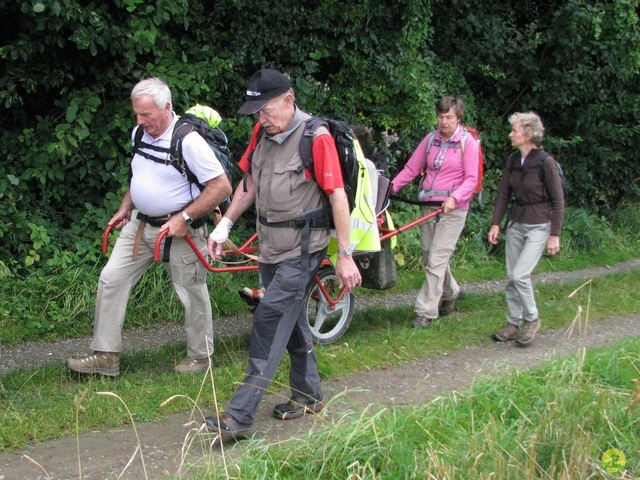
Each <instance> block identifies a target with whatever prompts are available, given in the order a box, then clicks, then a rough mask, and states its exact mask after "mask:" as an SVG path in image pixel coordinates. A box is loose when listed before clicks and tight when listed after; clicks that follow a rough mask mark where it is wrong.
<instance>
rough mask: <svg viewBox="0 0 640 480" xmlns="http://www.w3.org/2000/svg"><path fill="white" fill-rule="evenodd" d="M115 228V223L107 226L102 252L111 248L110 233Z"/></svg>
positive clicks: (103, 237) (103, 236) (103, 235)
mask: <svg viewBox="0 0 640 480" xmlns="http://www.w3.org/2000/svg"><path fill="white" fill-rule="evenodd" d="M111 230H113V225H107V228H105V229H104V233H103V234H102V253H107V251H108V250H109V234H110V233H111Z"/></svg>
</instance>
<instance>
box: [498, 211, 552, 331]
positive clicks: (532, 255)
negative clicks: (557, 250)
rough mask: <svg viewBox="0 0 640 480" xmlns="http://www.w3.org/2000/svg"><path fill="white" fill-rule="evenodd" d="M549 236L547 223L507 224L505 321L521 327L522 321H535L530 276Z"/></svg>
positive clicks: (548, 224) (534, 303) (535, 309)
mask: <svg viewBox="0 0 640 480" xmlns="http://www.w3.org/2000/svg"><path fill="white" fill-rule="evenodd" d="M550 233H551V223H543V224H540V225H526V224H523V223H511V224H509V228H507V243H506V262H507V286H506V288H505V295H506V297H507V308H508V310H509V315H508V317H507V321H508V322H509V323H511V324H513V325H517V326H520V325H522V322H523V320H524V321H527V322H532V321H534V320H537V319H538V307H537V306H536V299H535V296H534V293H533V285H532V283H531V273H532V272H533V269H534V268H536V265H537V264H538V261H539V260H540V257H541V256H542V253H543V252H544V248H545V246H546V245H547V241H548V240H549V234H550Z"/></svg>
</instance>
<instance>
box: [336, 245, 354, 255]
mask: <svg viewBox="0 0 640 480" xmlns="http://www.w3.org/2000/svg"><path fill="white" fill-rule="evenodd" d="M352 253H353V247H349V248H339V249H338V255H344V256H346V257H350V256H351V254H352Z"/></svg>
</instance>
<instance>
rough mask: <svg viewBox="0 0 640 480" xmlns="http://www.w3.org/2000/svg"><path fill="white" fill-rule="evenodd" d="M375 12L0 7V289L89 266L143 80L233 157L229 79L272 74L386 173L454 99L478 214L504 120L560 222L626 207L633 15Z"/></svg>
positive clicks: (426, 5) (408, 5)
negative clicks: (469, 141)
mask: <svg viewBox="0 0 640 480" xmlns="http://www.w3.org/2000/svg"><path fill="white" fill-rule="evenodd" d="M390 5H391V4H390V3H389V2H383V1H381V0H354V1H353V2H349V3H345V2H337V1H336V0H322V1H320V2H317V1H316V2H310V1H306V0H302V1H291V0H285V1H283V2H276V4H274V2H267V1H264V0H251V1H249V0H230V1H227V2H205V1H202V0H192V1H187V0H156V1H153V2H148V1H144V0H114V1H112V2H93V1H85V0H30V1H19V0H16V1H13V2H11V1H5V2H3V3H2V6H0V14H1V15H2V18H3V19H8V20H10V21H5V22H4V27H3V29H2V31H0V66H1V68H0V108H1V109H2V110H1V115H0V148H2V152H4V161H3V162H2V163H1V164H0V201H1V202H2V212H1V213H0V275H8V274H20V275H24V274H28V273H29V272H31V271H36V270H37V271H45V272H50V273H55V272H56V271H59V270H60V269H64V268H66V267H68V266H70V265H85V266H92V265H93V264H94V263H95V262H97V261H99V257H98V251H99V249H98V243H99V240H100V234H101V229H102V228H103V227H104V225H105V224H106V221H107V220H108V218H109V217H110V216H111V214H112V213H113V211H114V210H115V209H116V207H117V205H118V204H119V201H120V198H121V194H122V192H123V191H124V188H125V184H126V178H127V174H128V162H129V143H130V137H129V135H130V131H131V128H132V126H133V122H134V117H133V115H132V113H131V107H130V102H129V93H130V90H131V88H132V86H133V85H134V84H135V82H136V81H138V80H139V79H141V78H144V77H147V76H151V75H153V76H159V77H162V78H164V79H165V80H166V81H167V82H168V83H169V85H170V86H171V88H172V91H173V94H174V98H173V101H174V107H175V109H176V111H177V112H178V113H180V112H181V111H183V110H184V109H186V108H188V107H189V106H190V105H192V104H194V103H196V102H199V103H206V104H209V105H211V106H213V107H214V108H216V109H217V110H218V111H219V112H220V113H221V114H222V116H223V118H224V123H223V128H224V129H225V131H226V132H227V134H228V136H229V137H230V140H231V145H232V149H233V151H234V152H235V153H236V154H239V153H241V152H242V150H243V148H244V146H245V144H246V141H247V136H248V132H249V129H250V126H251V121H252V120H251V119H250V118H248V117H239V116H238V115H237V114H236V113H235V112H236V110H237V108H238V107H239V105H240V104H241V102H242V98H243V91H244V87H245V84H246V79H247V78H248V77H249V76H250V75H251V74H252V73H253V72H254V71H255V70H257V69H258V68H260V67H274V68H279V69H281V70H283V71H286V72H287V73H289V74H291V76H292V78H293V79H294V86H295V90H296V94H297V101H298V103H299V104H300V105H301V106H302V107H303V108H304V109H306V110H308V111H311V112H314V113H318V114H322V115H330V116H335V117H339V118H343V119H345V120H348V121H350V122H357V123H363V124H367V125H370V126H372V127H373V128H374V131H375V133H376V138H377V139H378V140H379V142H380V144H381V146H382V142H383V140H386V141H387V146H388V148H389V152H390V153H392V155H393V158H394V159H395V160H396V162H397V164H398V166H401V165H402V164H403V163H404V161H406V159H407V158H408V156H409V155H410V153H411V151H412V149H413V148H415V145H417V143H418V141H419V140H420V138H421V137H422V136H423V135H425V134H426V133H427V132H428V131H429V130H431V129H432V128H433V127H434V125H435V116H434V112H433V105H434V103H435V101H437V99H438V98H439V97H440V96H442V95H444V94H455V95H459V96H462V97H463V98H464V99H465V101H466V103H467V105H468V107H467V119H465V121H467V122H469V123H471V124H475V125H478V126H479V127H480V129H481V132H482V135H483V141H484V143H485V149H486V150H487V157H488V167H489V172H488V177H487V178H488V179H489V180H490V181H489V182H485V185H486V190H487V192H488V193H489V195H488V198H489V199H490V198H491V195H490V194H491V192H492V184H493V182H494V179H495V178H496V177H497V176H498V175H497V174H494V172H499V170H500V168H501V166H502V163H503V161H504V158H506V156H507V154H508V153H509V150H510V147H509V145H508V142H507V136H506V134H507V131H506V126H505V124H506V122H505V119H506V117H507V116H508V115H509V114H510V113H512V112H513V111H517V110H535V111H538V112H539V113H540V114H541V116H542V117H543V120H544V121H545V124H546V125H547V137H546V142H545V143H546V146H547V147H548V149H549V150H550V151H551V152H552V153H553V154H554V155H556V156H557V157H558V158H559V159H560V160H561V161H562V163H563V165H565V168H566V170H567V176H568V178H569V181H570V183H571V186H572V191H573V192H574V197H575V198H573V199H572V202H575V203H576V205H580V206H593V207H595V208H596V209H597V210H598V211H599V212H601V213H605V214H606V213H608V212H609V211H610V210H612V209H613V208H614V207H615V203H616V202H617V201H618V200H619V199H620V198H621V197H622V196H623V194H625V193H627V192H628V191H636V193H637V190H638V186H637V173H636V172H637V168H636V161H635V155H636V152H637V150H638V148H637V147H638V141H637V138H638V133H640V132H639V129H640V127H639V125H640V101H639V98H638V88H639V87H638V84H637V83H638V82H637V79H638V72H639V67H640V27H639V24H638V14H637V12H638V0H610V1H592V0H591V1H590V0H558V1H556V2H547V3H544V2H542V1H540V0H511V1H507V2H498V3H497V4H496V2H488V1H484V2H477V1H475V2H471V1H470V0H454V1H451V2H445V1H443V0H431V1H426V2H425V1H422V0H420V1H418V0H400V1H397V2H393V4H392V6H390ZM390 140H397V141H396V142H395V143H390ZM634 189H635V190H634ZM2 272H4V273H2Z"/></svg>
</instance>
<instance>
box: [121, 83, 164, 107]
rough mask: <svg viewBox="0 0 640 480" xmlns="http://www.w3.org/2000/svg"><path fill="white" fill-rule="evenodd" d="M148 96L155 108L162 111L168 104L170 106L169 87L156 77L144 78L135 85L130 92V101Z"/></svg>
mask: <svg viewBox="0 0 640 480" xmlns="http://www.w3.org/2000/svg"><path fill="white" fill-rule="evenodd" d="M145 95H150V96H151V97H153V101H154V102H155V104H156V106H157V107H158V108H160V109H163V108H165V107H166V106H167V104H169V105H170V106H171V90H170V89H169V86H168V85H167V84H166V83H165V82H164V81H163V80H161V79H159V78H157V77H151V78H145V79H144V80H140V81H139V82H138V83H136V85H135V87H133V90H131V100H135V99H137V98H140V97H143V96H145Z"/></svg>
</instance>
